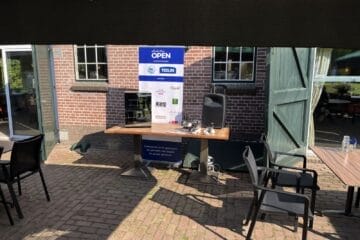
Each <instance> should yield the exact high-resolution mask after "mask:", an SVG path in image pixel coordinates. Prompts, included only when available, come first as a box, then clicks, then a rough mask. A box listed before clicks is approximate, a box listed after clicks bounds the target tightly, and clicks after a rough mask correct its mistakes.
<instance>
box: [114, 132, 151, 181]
mask: <svg viewBox="0 0 360 240" xmlns="http://www.w3.org/2000/svg"><path fill="white" fill-rule="evenodd" d="M141 140H142V137H141V135H134V167H133V168H131V169H129V170H127V171H125V172H123V173H122V174H121V175H122V176H130V177H145V178H147V179H148V178H150V177H151V170H150V169H149V168H148V167H147V166H145V165H144V164H143V162H142V159H141Z"/></svg>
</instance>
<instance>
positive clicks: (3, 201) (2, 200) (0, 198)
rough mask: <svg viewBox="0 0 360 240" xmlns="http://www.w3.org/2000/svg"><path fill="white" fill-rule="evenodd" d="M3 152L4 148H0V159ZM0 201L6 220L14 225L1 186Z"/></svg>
mask: <svg viewBox="0 0 360 240" xmlns="http://www.w3.org/2000/svg"><path fill="white" fill-rule="evenodd" d="M3 150H4V148H3V147H0V158H1V155H2V153H3ZM0 201H1V202H2V203H3V204H4V208H5V211H6V214H7V216H8V218H9V221H10V224H11V225H14V221H13V219H12V217H11V213H10V210H9V207H8V205H7V203H6V200H5V196H4V193H3V191H2V189H1V185H0Z"/></svg>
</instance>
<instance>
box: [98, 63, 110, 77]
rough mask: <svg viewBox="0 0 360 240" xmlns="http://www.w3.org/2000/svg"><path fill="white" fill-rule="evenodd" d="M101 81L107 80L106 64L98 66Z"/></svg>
mask: <svg viewBox="0 0 360 240" xmlns="http://www.w3.org/2000/svg"><path fill="white" fill-rule="evenodd" d="M98 73H99V79H107V76H108V75H107V66H106V64H99V65H98Z"/></svg>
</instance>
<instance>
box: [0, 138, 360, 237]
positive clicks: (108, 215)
mask: <svg viewBox="0 0 360 240" xmlns="http://www.w3.org/2000/svg"><path fill="white" fill-rule="evenodd" d="M69 148H70V146H69V145H65V144H59V145H57V146H56V147H55V149H54V150H53V152H52V153H51V155H50V157H49V159H48V161H47V162H46V164H45V165H44V166H43V170H44V174H45V178H46V182H47V184H48V188H49V192H50V195H51V202H47V201H46V198H45V194H44V192H43V189H42V187H41V182H40V178H39V177H38V176H37V175H34V176H32V177H29V178H27V179H25V180H24V181H23V184H22V185H23V194H22V196H19V202H20V205H21V208H22V210H23V213H24V216H25V217H24V219H21V220H20V219H18V218H17V215H16V212H15V210H14V209H11V212H12V215H13V218H14V220H15V225H14V226H10V225H9V223H8V219H7V218H6V215H5V211H4V209H3V207H2V205H0V239H124V240H125V239H129V240H133V239H178V240H190V239H196V240H200V239H206V240H208V239H244V235H246V232H247V229H248V227H246V226H242V220H243V219H244V216H245V214H246V212H247V210H248V207H249V204H250V199H251V197H252V192H251V186H250V184H249V178H248V175H247V174H243V173H237V174H230V173H227V174H222V175H221V176H220V178H221V183H222V184H220V185H202V184H196V183H193V184H189V183H187V181H186V180H187V172H186V171H183V170H177V169H161V168H156V169H155V170H154V171H153V176H154V178H153V179H152V180H150V181H144V180H140V179H134V178H128V177H122V176H121V175H120V173H121V172H122V171H123V170H124V168H125V167H127V166H128V165H129V162H131V158H132V149H130V148H129V149H128V150H123V151H116V150H105V149H95V148H90V149H89V150H88V152H87V153H85V154H83V155H82V154H79V153H77V152H73V151H69ZM7 157H8V154H5V155H4V156H3V159H6V158H7ZM309 167H310V168H314V169H316V170H318V172H319V183H320V187H321V191H320V192H319V194H318V197H317V205H316V208H317V209H319V210H321V209H343V207H344V204H345V198H346V188H345V186H344V185H343V184H342V183H341V182H340V181H339V180H338V179H337V178H336V176H335V175H334V174H332V173H331V172H330V170H329V169H328V168H327V167H326V166H325V165H324V164H322V163H321V162H320V161H318V160H316V159H312V160H311V161H309ZM14 187H15V186H14ZM2 189H3V191H4V192H5V194H6V197H7V199H9V195H8V191H7V188H6V186H4V185H2ZM354 213H357V214H359V215H360V211H359V210H358V209H355V210H354ZM299 221H300V224H299V229H298V232H296V233H295V232H294V231H293V222H294V220H293V219H292V218H290V217H284V216H275V215H269V216H267V217H266V219H265V220H264V221H262V220H258V222H257V224H256V226H255V231H254V234H253V239H300V236H301V231H302V228H301V227H302V226H301V219H300V220H299ZM359 235H360V219H359V218H354V217H345V216H339V215H325V216H319V215H318V214H317V215H316V216H315V222H314V229H313V230H312V231H310V232H309V234H308V238H309V239H357V237H358V236H359Z"/></svg>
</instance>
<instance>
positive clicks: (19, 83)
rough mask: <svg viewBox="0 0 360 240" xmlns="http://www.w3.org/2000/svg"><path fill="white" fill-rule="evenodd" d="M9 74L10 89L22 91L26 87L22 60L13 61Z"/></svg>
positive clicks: (11, 61)
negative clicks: (22, 71)
mask: <svg viewBox="0 0 360 240" xmlns="http://www.w3.org/2000/svg"><path fill="white" fill-rule="evenodd" d="M8 72H9V82H10V88H11V89H12V90H14V91H20V90H22V89H23V88H24V86H23V78H22V75H21V64H20V60H18V59H11V60H10V66H9V69H8Z"/></svg>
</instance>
